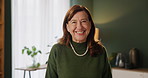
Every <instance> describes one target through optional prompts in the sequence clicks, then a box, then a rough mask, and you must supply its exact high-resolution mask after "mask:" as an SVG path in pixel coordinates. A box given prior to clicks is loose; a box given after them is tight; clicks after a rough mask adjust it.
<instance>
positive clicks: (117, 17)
mask: <svg viewBox="0 0 148 78" xmlns="http://www.w3.org/2000/svg"><path fill="white" fill-rule="evenodd" d="M75 4H81V5H84V6H86V7H88V9H89V10H90V12H91V14H92V16H93V20H94V22H95V24H96V27H97V28H99V30H100V35H99V36H100V40H101V41H102V43H103V45H104V46H105V47H106V48H107V51H108V54H111V53H113V52H117V53H118V52H121V53H128V52H129V50H130V49H131V48H137V49H138V50H139V53H140V54H139V56H140V62H139V63H140V66H139V67H140V68H148V62H147V58H148V52H147V50H148V49H147V46H148V41H147V40H148V35H147V33H148V23H147V22H148V9H147V8H148V1H147V0H122V1H119V0H113V1H105V0H70V6H72V5H75ZM5 8H7V9H5V78H11V77H12V53H11V52H12V41H11V39H12V35H11V32H12V31H11V29H12V27H11V23H12V22H11V21H12V20H11V0H5Z"/></svg>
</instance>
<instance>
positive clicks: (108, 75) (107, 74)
mask: <svg viewBox="0 0 148 78" xmlns="http://www.w3.org/2000/svg"><path fill="white" fill-rule="evenodd" d="M104 51H105V52H104V53H105V55H104V56H105V58H104V59H105V65H104V71H103V77H102V78H112V72H111V66H110V64H109V61H108V56H107V51H106V50H105V48H104Z"/></svg>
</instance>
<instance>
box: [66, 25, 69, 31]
mask: <svg viewBox="0 0 148 78" xmlns="http://www.w3.org/2000/svg"><path fill="white" fill-rule="evenodd" d="M66 29H67V31H68V32H69V27H68V24H66Z"/></svg>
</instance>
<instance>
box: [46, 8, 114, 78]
mask: <svg viewBox="0 0 148 78" xmlns="http://www.w3.org/2000/svg"><path fill="white" fill-rule="evenodd" d="M94 33H95V26H94V23H93V20H92V17H91V15H90V13H89V11H88V9H87V8H86V7H84V6H81V5H74V6H72V7H71V8H70V9H69V10H68V12H67V14H66V16H65V18H64V22H63V37H62V38H61V39H60V40H59V42H58V43H57V44H55V45H54V46H53V47H52V49H51V51H50V55H49V59H48V66H47V70H46V76H45V78H112V74H111V68H110V65H109V63H108V59H107V55H106V51H105V48H104V47H103V46H102V45H101V44H98V42H95V40H94Z"/></svg>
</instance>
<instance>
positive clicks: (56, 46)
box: [52, 43, 65, 48]
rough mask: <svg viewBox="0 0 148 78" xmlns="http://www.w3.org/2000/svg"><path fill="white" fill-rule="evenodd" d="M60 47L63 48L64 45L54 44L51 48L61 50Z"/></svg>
mask: <svg viewBox="0 0 148 78" xmlns="http://www.w3.org/2000/svg"><path fill="white" fill-rule="evenodd" d="M62 47H65V45H63V44H60V43H56V44H54V45H53V47H52V48H62Z"/></svg>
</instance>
